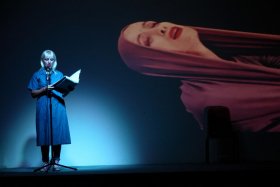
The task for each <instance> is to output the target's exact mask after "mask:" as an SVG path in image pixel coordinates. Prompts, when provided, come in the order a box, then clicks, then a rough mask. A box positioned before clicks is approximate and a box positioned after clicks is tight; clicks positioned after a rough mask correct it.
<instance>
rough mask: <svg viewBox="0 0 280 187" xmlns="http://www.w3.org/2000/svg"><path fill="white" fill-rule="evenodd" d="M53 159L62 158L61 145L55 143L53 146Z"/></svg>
mask: <svg viewBox="0 0 280 187" xmlns="http://www.w3.org/2000/svg"><path fill="white" fill-rule="evenodd" d="M52 148H53V159H54V160H58V161H59V160H60V152H61V145H54V146H53V147H52Z"/></svg>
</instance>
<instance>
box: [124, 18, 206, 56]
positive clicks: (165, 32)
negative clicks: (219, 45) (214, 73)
mask: <svg viewBox="0 0 280 187" xmlns="http://www.w3.org/2000/svg"><path fill="white" fill-rule="evenodd" d="M123 34H124V37H125V38H126V39H127V40H128V41H130V42H132V43H134V44H138V45H143V46H148V47H151V48H155V49H159V50H166V51H174V52H181V53H189V54H197V55H199V53H200V52H202V51H203V50H205V47H204V46H203V44H202V43H201V42H200V40H199V37H198V33H197V31H196V30H194V29H192V28H190V27H187V26H181V25H175V24H173V23H168V22H161V23H156V22H154V21H146V22H136V23H133V24H130V25H129V26H128V27H127V28H126V29H125V30H124V33H123Z"/></svg>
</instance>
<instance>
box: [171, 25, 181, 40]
mask: <svg viewBox="0 0 280 187" xmlns="http://www.w3.org/2000/svg"><path fill="white" fill-rule="evenodd" d="M182 31H183V29H182V28H180V27H172V28H171V29H170V31H169V37H170V38H172V39H173V40H176V39H177V38H179V36H180V35H181V33H182Z"/></svg>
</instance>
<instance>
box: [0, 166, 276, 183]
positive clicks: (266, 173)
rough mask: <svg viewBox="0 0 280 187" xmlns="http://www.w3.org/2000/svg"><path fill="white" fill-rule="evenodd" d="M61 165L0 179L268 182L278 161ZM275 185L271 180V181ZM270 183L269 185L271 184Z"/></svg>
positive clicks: (0, 173)
mask: <svg viewBox="0 0 280 187" xmlns="http://www.w3.org/2000/svg"><path fill="white" fill-rule="evenodd" d="M70 167H74V168H77V171H74V170H72V169H68V168H63V167H61V171H58V172H54V171H52V168H51V169H50V170H49V172H48V173H46V172H34V169H36V168H5V169H0V180H1V181H7V182H9V184H13V183H14V184H19V185H22V184H26V185H29V186H30V185H31V186H38V182H36V181H45V182H46V183H45V182H43V184H39V186H42V185H43V186H44V185H45V186H48V185H49V184H50V183H48V182H47V181H55V182H56V184H59V185H65V184H66V185H73V184H75V185H79V186H159V185H169V186H170V185H171V186H186V185H187V186H208V185H210V184H213V185H214V184H215V186H248V185H250V186H251V185H260V184H264V185H266V186H270V185H272V184H274V182H277V181H278V177H275V175H276V176H277V174H279V173H280V163H210V164H209V165H207V164H168V165H166V164H158V165H98V166H77V167H75V166H70ZM274 185H275V184H274ZM274 185H273V186H274Z"/></svg>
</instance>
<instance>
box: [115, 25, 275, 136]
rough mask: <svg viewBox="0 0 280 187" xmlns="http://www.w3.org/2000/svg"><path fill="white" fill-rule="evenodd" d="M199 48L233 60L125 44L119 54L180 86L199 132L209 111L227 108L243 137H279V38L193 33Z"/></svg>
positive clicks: (212, 31)
mask: <svg viewBox="0 0 280 187" xmlns="http://www.w3.org/2000/svg"><path fill="white" fill-rule="evenodd" d="M192 28H193V29H195V30H196V31H197V32H198V34H199V38H200V40H201V42H202V43H203V44H205V46H206V47H208V48H209V49H211V50H212V51H213V52H215V53H217V54H224V55H227V56H231V58H232V59H233V60H222V59H221V60H217V59H210V58H205V57H200V56H195V55H190V54H185V53H178V52H171V51H162V50H157V49H152V48H149V47H146V46H140V45H136V44H133V43H131V42H129V41H127V40H126V39H125V38H124V36H123V31H122V32H121V35H120V37H119V43H118V50H119V53H120V55H121V57H122V59H123V61H124V62H125V63H126V64H127V66H128V67H130V68H131V69H133V70H135V71H138V72H140V73H143V74H146V75H152V76H163V77H174V78H178V79H180V80H181V82H182V86H181V87H180V88H181V90H182V95H181V99H182V102H183V103H184V105H185V107H186V110H187V111H188V112H190V113H192V114H193V116H194V117H195V118H196V120H197V121H198V123H199V124H200V127H201V129H203V126H204V125H205V124H204V121H203V119H204V109H205V108H206V107H207V106H213V105H223V106H227V107H228V108H229V109H230V112H231V119H232V125H233V127H234V128H235V129H237V130H241V131H273V132H276V131H277V132H279V131H280V69H279V68H280V57H279V53H280V36H277V35H268V34H256V33H246V32H238V31H226V30H218V29H207V28H198V27H192Z"/></svg>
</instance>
